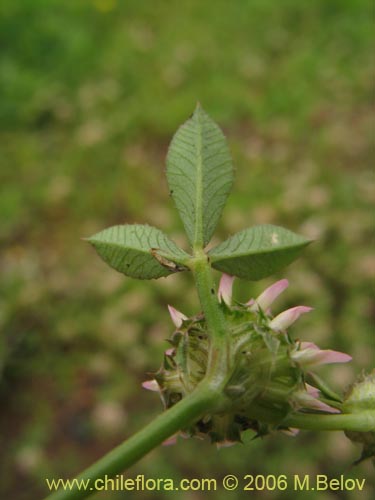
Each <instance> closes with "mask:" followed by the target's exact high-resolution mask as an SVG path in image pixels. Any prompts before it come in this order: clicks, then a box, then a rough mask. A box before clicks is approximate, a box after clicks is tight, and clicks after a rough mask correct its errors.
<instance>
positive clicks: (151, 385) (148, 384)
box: [142, 379, 160, 392]
mask: <svg viewBox="0 0 375 500" xmlns="http://www.w3.org/2000/svg"><path fill="white" fill-rule="evenodd" d="M142 387H143V388H144V389H147V390H148V391H153V392H159V391H160V388H159V384H158V383H157V382H156V380H155V379H153V380H146V381H145V382H142Z"/></svg>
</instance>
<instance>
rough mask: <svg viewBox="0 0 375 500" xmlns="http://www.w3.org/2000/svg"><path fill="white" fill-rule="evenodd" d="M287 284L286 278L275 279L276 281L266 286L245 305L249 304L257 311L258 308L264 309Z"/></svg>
mask: <svg viewBox="0 0 375 500" xmlns="http://www.w3.org/2000/svg"><path fill="white" fill-rule="evenodd" d="M288 286H289V282H288V280H286V279H284V280H280V281H276V283H274V284H273V285H271V286H269V287H268V288H266V289H265V290H264V292H263V293H261V294H260V295H259V297H258V298H256V299H255V301H254V300H253V299H251V300H249V302H248V303H247V305H248V306H251V307H250V309H251V310H252V311H257V310H258V309H259V308H261V309H262V310H263V311H266V310H267V309H268V308H269V307H270V306H271V304H272V303H273V302H274V301H275V300H276V298H277V297H278V296H279V295H280V294H281V293H282V292H283V291H284V290H285V289H286V288H287V287H288Z"/></svg>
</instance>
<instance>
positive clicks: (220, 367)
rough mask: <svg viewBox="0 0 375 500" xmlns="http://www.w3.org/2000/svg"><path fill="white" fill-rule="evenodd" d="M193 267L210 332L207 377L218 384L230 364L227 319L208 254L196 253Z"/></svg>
mask: <svg viewBox="0 0 375 500" xmlns="http://www.w3.org/2000/svg"><path fill="white" fill-rule="evenodd" d="M196 256H197V257H196V259H195V260H194V261H193V264H192V266H191V269H192V271H193V275H194V279H195V284H196V287H197V291H198V296H199V300H200V303H201V306H202V310H203V312H204V316H205V319H206V322H207V327H208V330H209V333H210V341H211V349H210V356H209V360H208V366H207V378H208V379H210V380H211V381H214V380H215V379H216V381H217V384H218V385H219V384H220V382H222V380H223V379H224V378H225V377H226V375H227V371H228V370H227V369H228V364H229V358H228V346H229V339H228V337H227V330H226V321H225V317H224V314H223V312H222V311H221V309H220V307H219V302H218V300H217V295H216V290H215V285H214V281H213V278H212V271H211V267H210V265H209V262H208V259H207V256H206V255H205V254H204V253H203V252H202V253H201V254H199V253H196Z"/></svg>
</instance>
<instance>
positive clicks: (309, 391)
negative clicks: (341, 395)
mask: <svg viewBox="0 0 375 500" xmlns="http://www.w3.org/2000/svg"><path fill="white" fill-rule="evenodd" d="M305 386H306V391H307V394H308V395H309V396H311V397H313V398H318V397H319V389H317V388H316V387H314V386H313V385H310V384H305Z"/></svg>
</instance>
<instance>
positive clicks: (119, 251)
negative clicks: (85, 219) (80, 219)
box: [88, 224, 189, 279]
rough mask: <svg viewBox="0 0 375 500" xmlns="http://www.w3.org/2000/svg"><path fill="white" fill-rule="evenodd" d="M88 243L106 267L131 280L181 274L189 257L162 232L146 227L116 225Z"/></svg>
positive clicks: (89, 239) (96, 235)
mask: <svg viewBox="0 0 375 500" xmlns="http://www.w3.org/2000/svg"><path fill="white" fill-rule="evenodd" d="M88 241H89V242H90V243H91V244H92V245H93V246H94V247H95V249H96V251H97V252H98V254H99V256H100V257H101V258H102V259H103V260H104V261H105V262H106V263H107V264H109V265H110V266H111V267H113V268H114V269H116V270H117V271H119V272H120V273H123V274H125V275H126V276H130V277H131V278H138V279H152V278H161V277H162V276H168V275H169V274H171V273H173V272H176V271H182V270H184V269H185V268H184V267H183V265H181V264H182V263H183V262H184V261H185V260H186V259H187V258H188V257H189V255H188V254H187V253H186V252H184V251H183V250H182V249H181V248H179V247H178V246H177V245H176V244H175V243H174V242H173V241H172V240H170V239H169V238H168V237H167V236H166V235H165V234H164V233H163V232H162V231H160V230H159V229H156V228H154V227H150V226H147V225H140V224H133V225H124V226H113V227H110V228H108V229H104V231H101V232H100V233H97V234H95V235H94V236H91V238H88Z"/></svg>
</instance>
